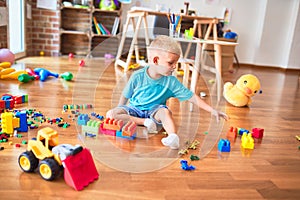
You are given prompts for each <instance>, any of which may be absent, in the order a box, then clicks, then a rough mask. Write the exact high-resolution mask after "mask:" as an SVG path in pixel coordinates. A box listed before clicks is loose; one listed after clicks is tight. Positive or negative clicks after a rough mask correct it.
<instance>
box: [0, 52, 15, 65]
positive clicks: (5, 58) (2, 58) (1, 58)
mask: <svg viewBox="0 0 300 200" xmlns="http://www.w3.org/2000/svg"><path fill="white" fill-rule="evenodd" d="M0 62H10V63H11V64H14V62H15V55H14V54H13V53H12V52H11V51H10V50H9V49H0Z"/></svg>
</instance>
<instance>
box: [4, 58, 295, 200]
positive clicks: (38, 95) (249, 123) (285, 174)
mask: <svg viewBox="0 0 300 200" xmlns="http://www.w3.org/2000/svg"><path fill="white" fill-rule="evenodd" d="M78 61H79V59H76V58H74V59H72V60H69V59H68V58H46V57H45V58H44V57H36V58H25V59H22V60H19V61H18V62H17V63H18V65H16V66H15V67H16V68H17V69H24V68H26V67H30V68H36V67H42V68H46V69H48V70H50V71H53V72H56V73H59V74H61V73H63V72H66V71H69V72H72V73H73V74H74V79H73V81H72V82H67V81H65V80H63V79H61V78H58V79H56V78H48V79H47V80H46V81H45V82H40V81H33V82H31V83H19V82H18V81H17V80H0V94H4V93H11V94H13V95H19V94H20V95H22V94H28V97H29V102H28V103H27V104H23V105H19V106H18V108H20V109H22V108H26V109H29V108H34V109H36V111H40V112H42V113H43V114H44V115H45V116H46V117H49V118H57V117H62V118H63V119H64V120H65V121H67V122H68V123H70V125H71V126H70V127H68V128H66V129H64V128H61V127H58V126H57V125H54V124H53V125H52V124H50V123H47V122H44V123H42V124H41V123H38V122H36V123H37V124H39V128H38V129H31V130H30V131H29V132H28V133H22V135H23V138H14V137H13V138H10V139H9V141H10V142H12V143H13V145H10V144H9V143H2V144H1V146H2V147H4V148H5V149H4V150H2V151H0V183H1V186H0V199H3V200H4V199H18V200H19V199H31V200H34V199H122V200H123V199H167V200H174V199H178V200H182V199H188V200H192V199H197V200H198V199H300V150H298V146H300V142H299V141H297V140H296V138H295V136H296V135H300V128H299V127H300V89H299V82H300V80H299V72H298V71H284V70H279V69H273V68H272V69H271V68H268V69H266V68H257V67H255V68H251V67H240V68H238V69H235V71H234V73H229V72H227V70H224V72H223V81H224V82H226V81H232V82H235V81H236V79H237V78H238V77H239V76H241V75H242V74H245V73H252V74H254V75H256V76H258V77H259V79H260V80H261V85H262V90H263V93H262V94H258V95H257V96H255V97H254V98H253V104H252V105H251V106H250V107H247V108H246V107H245V108H236V107H233V106H231V105H229V104H227V103H226V102H225V101H224V99H223V100H222V101H221V102H216V101H215V100H214V99H216V97H215V93H216V92H215V91H216V90H215V84H214V83H211V82H209V80H211V79H213V77H214V76H213V75H211V74H208V73H202V75H201V78H200V80H199V84H198V88H197V93H199V92H200V91H205V92H206V93H207V94H208V96H207V97H205V101H207V102H208V103H209V104H211V105H213V106H214V107H216V106H218V108H219V109H221V110H223V111H225V112H227V114H228V115H229V116H230V120H229V121H227V122H223V121H222V122H221V123H220V124H216V123H215V121H214V119H211V118H210V115H209V114H208V113H205V112H204V111H199V110H197V109H194V110H193V112H190V111H189V105H188V104H187V103H179V102H178V101H177V100H170V101H169V102H168V104H169V106H170V107H171V109H172V111H173V114H174V117H175V120H176V123H177V125H178V126H179V132H178V134H179V136H180V138H181V147H185V142H186V141H192V140H194V139H197V140H199V141H200V143H201V144H200V145H199V146H198V148H197V149H196V150H190V151H189V154H188V155H185V156H178V154H177V151H174V150H169V149H168V148H166V147H163V146H162V145H161V143H160V139H161V138H162V137H164V135H163V133H158V134H151V135H148V134H145V133H144V132H143V128H142V127H139V132H138V138H137V139H136V140H134V141H126V140H122V139H116V138H113V137H103V136H99V137H98V138H96V139H91V138H85V137H83V136H82V134H81V133H80V126H78V125H77V124H76V117H75V115H74V114H72V113H62V107H63V105H65V104H66V105H70V104H78V105H83V104H92V105H93V108H92V109H81V110H80V112H82V113H89V114H90V113H91V112H96V113H98V114H100V115H105V112H106V111H107V110H108V109H110V108H111V107H112V106H115V105H116V103H117V100H118V97H119V95H120V91H121V89H122V87H123V86H124V84H125V82H126V79H127V78H128V77H126V76H122V73H118V72H117V71H115V69H114V67H113V65H111V61H105V60H100V59H99V60H86V66H85V67H79V66H78ZM179 78H180V77H179ZM46 126H50V127H52V128H53V129H55V130H57V131H58V132H59V134H60V143H69V144H81V145H84V146H87V147H88V148H89V149H91V151H92V153H93V156H94V158H95V162H96V166H97V169H98V172H99V174H100V176H99V179H98V180H97V181H95V182H93V183H91V184H90V185H88V186H87V187H86V188H85V189H84V190H83V191H75V190H74V189H73V188H71V187H69V186H68V185H67V184H66V183H65V182H64V180H63V177H59V178H58V179H56V180H54V181H52V182H48V181H45V180H43V179H42V178H41V177H40V176H39V174H38V173H33V174H27V173H24V172H22V171H21V169H20V168H19V166H18V156H19V155H20V153H22V152H23V151H25V149H26V145H21V147H20V148H18V147H15V145H14V144H16V143H21V141H22V140H27V139H30V138H32V137H34V136H35V135H36V133H37V131H38V130H39V129H41V128H42V127H46ZM230 126H234V127H241V128H245V129H248V130H251V129H252V128H255V127H258V128H263V129H264V130H265V134H264V137H263V139H262V140H261V141H255V148H254V150H253V151H246V152H245V151H242V150H241V148H240V138H237V139H236V141H234V142H232V144H231V152H230V153H219V152H218V151H217V145H215V144H217V142H218V140H219V139H220V138H225V137H226V132H227V130H228V129H229V127H230ZM219 130H221V131H219ZM78 136H81V137H78ZM191 154H194V155H199V156H200V157H201V159H200V160H199V161H191V160H190V158H189V156H190V155H191ZM181 159H186V160H188V162H189V164H192V165H193V166H195V167H196V170H194V171H184V170H182V169H181V165H180V160H181Z"/></svg>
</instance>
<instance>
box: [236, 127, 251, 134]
mask: <svg viewBox="0 0 300 200" xmlns="http://www.w3.org/2000/svg"><path fill="white" fill-rule="evenodd" d="M244 132H246V133H247V134H248V133H249V131H248V130H247V129H244V128H238V134H239V135H243V133H244Z"/></svg>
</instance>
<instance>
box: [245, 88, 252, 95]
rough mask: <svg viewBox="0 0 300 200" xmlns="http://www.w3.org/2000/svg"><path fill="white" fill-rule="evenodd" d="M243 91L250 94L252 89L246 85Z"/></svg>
mask: <svg viewBox="0 0 300 200" xmlns="http://www.w3.org/2000/svg"><path fill="white" fill-rule="evenodd" d="M245 91H246V93H247V94H249V95H250V94H252V90H251V89H250V88H248V87H246V88H245Z"/></svg>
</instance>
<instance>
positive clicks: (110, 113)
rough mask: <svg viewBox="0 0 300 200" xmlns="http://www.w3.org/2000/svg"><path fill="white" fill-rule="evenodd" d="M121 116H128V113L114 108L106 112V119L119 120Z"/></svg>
mask: <svg viewBox="0 0 300 200" xmlns="http://www.w3.org/2000/svg"><path fill="white" fill-rule="evenodd" d="M120 114H126V111H125V110H123V109H120V108H113V109H111V110H109V111H107V112H106V118H111V119H117V118H118V115H120Z"/></svg>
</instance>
